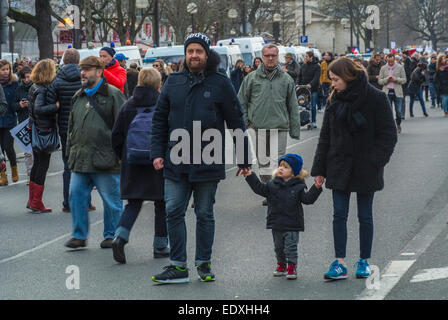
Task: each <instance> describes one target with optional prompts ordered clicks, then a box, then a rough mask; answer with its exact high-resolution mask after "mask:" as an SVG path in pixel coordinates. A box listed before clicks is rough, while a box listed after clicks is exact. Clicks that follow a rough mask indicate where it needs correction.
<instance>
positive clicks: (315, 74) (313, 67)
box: [297, 57, 321, 92]
mask: <svg viewBox="0 0 448 320" xmlns="http://www.w3.org/2000/svg"><path fill="white" fill-rule="evenodd" d="M320 72H321V69H320V65H319V60H317V58H316V57H314V59H313V61H312V62H307V63H304V64H303V65H302V67H301V68H300V73H299V78H298V80H297V82H298V84H300V85H307V84H311V92H317V90H318V89H319V80H320Z"/></svg>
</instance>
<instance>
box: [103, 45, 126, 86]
mask: <svg viewBox="0 0 448 320" xmlns="http://www.w3.org/2000/svg"><path fill="white" fill-rule="evenodd" d="M114 56H115V50H114V49H113V48H109V47H104V48H102V49H101V50H100V58H101V60H103V62H104V64H105V65H106V68H105V69H104V77H105V78H106V80H107V83H109V84H111V85H113V86H114V87H117V88H118V89H120V91H121V92H122V93H124V84H125V83H126V78H127V75H126V70H125V69H123V68H122V67H121V66H120V63H119V62H118V61H117V59H115V58H114Z"/></svg>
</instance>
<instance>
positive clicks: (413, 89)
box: [408, 67, 426, 94]
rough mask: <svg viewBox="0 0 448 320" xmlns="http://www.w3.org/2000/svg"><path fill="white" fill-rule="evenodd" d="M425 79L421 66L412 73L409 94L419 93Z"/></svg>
mask: <svg viewBox="0 0 448 320" xmlns="http://www.w3.org/2000/svg"><path fill="white" fill-rule="evenodd" d="M425 81H426V77H425V74H424V73H422V70H421V69H420V68H419V67H417V68H416V69H415V70H414V71H413V72H412V74H411V81H410V82H409V86H408V92H409V94H418V92H419V90H420V88H421V87H422V85H423V83H425Z"/></svg>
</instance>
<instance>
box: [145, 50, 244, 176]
mask: <svg viewBox="0 0 448 320" xmlns="http://www.w3.org/2000/svg"><path fill="white" fill-rule="evenodd" d="M218 64H219V55H218V54H217V53H216V52H214V51H213V50H211V52H210V55H209V57H208V62H207V70H206V71H204V72H203V73H202V74H200V75H193V74H192V73H191V72H190V71H189V70H188V67H187V66H186V65H184V69H183V71H182V72H180V73H172V74H171V75H170V76H169V77H168V78H167V80H166V82H165V84H164V86H163V88H162V93H161V94H160V97H159V100H158V101H157V109H156V112H155V114H154V118H153V127H152V134H151V156H152V157H153V158H154V159H155V158H163V159H164V169H163V172H164V177H165V178H168V179H171V180H174V181H179V179H180V177H181V174H184V173H186V174H188V176H189V181H190V182H205V181H218V180H223V179H225V176H226V175H225V140H226V139H225V127H224V122H225V124H226V125H227V128H229V129H234V130H235V129H241V130H242V131H245V130H246V128H245V124H244V118H243V110H242V108H241V105H240V102H239V100H238V97H237V95H236V93H235V89H234V88H233V86H232V83H231V82H230V79H229V78H228V77H227V76H226V75H225V74H221V73H218V72H216V68H217V66H218ZM193 121H200V124H201V132H200V134H201V136H202V134H203V133H204V131H205V130H207V129H216V130H218V131H219V133H220V135H221V138H222V159H221V160H220V161H219V162H220V163H216V162H213V163H211V164H207V163H204V161H203V159H200V160H201V161H200V163H197V164H193V161H194V157H193V146H192V145H193V139H195V138H198V137H197V135H196V134H195V135H193ZM176 129H184V130H186V131H187V132H188V133H189V136H190V146H189V147H188V146H187V147H185V149H187V150H183V151H186V152H188V151H190V156H189V160H190V163H191V164H176V165H175V164H173V163H172V161H171V157H170V154H171V150H172V148H173V147H174V146H175V145H176V144H177V143H178V142H179V140H180V139H179V138H177V140H176V141H171V140H170V136H171V133H172V132H173V131H174V130H176ZM199 139H200V137H199ZM209 144H210V142H208V141H207V142H205V141H204V142H201V152H202V150H203V149H204V148H205V147H207V146H208V145H209ZM188 149H190V150H188ZM248 149H249V148H248V139H247V137H245V138H244V150H245V151H246V152H245V155H246V158H245V159H239V160H240V163H239V167H240V168H244V167H249V166H250V164H249V160H248V159H249V157H248ZM175 153H176V155H177V154H178V151H177V152H176V151H175Z"/></svg>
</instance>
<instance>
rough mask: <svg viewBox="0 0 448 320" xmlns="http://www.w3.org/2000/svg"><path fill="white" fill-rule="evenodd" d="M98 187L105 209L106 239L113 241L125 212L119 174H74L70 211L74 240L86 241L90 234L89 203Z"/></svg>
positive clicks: (71, 182) (72, 177) (104, 234)
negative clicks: (93, 191) (121, 197)
mask: <svg viewBox="0 0 448 320" xmlns="http://www.w3.org/2000/svg"><path fill="white" fill-rule="evenodd" d="M93 186H96V188H97V190H98V192H99V194H100V196H101V199H103V207H104V233H103V236H104V239H109V238H110V239H112V238H114V235H115V230H116V228H117V225H118V222H119V221H120V217H121V213H122V211H123V201H122V200H121V199H120V174H119V173H77V172H72V176H71V181H70V195H69V201H70V209H71V211H72V220H73V238H76V239H81V240H86V239H87V238H88V234H89V214H88V213H89V202H88V199H89V197H90V193H91V192H92V189H93Z"/></svg>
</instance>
